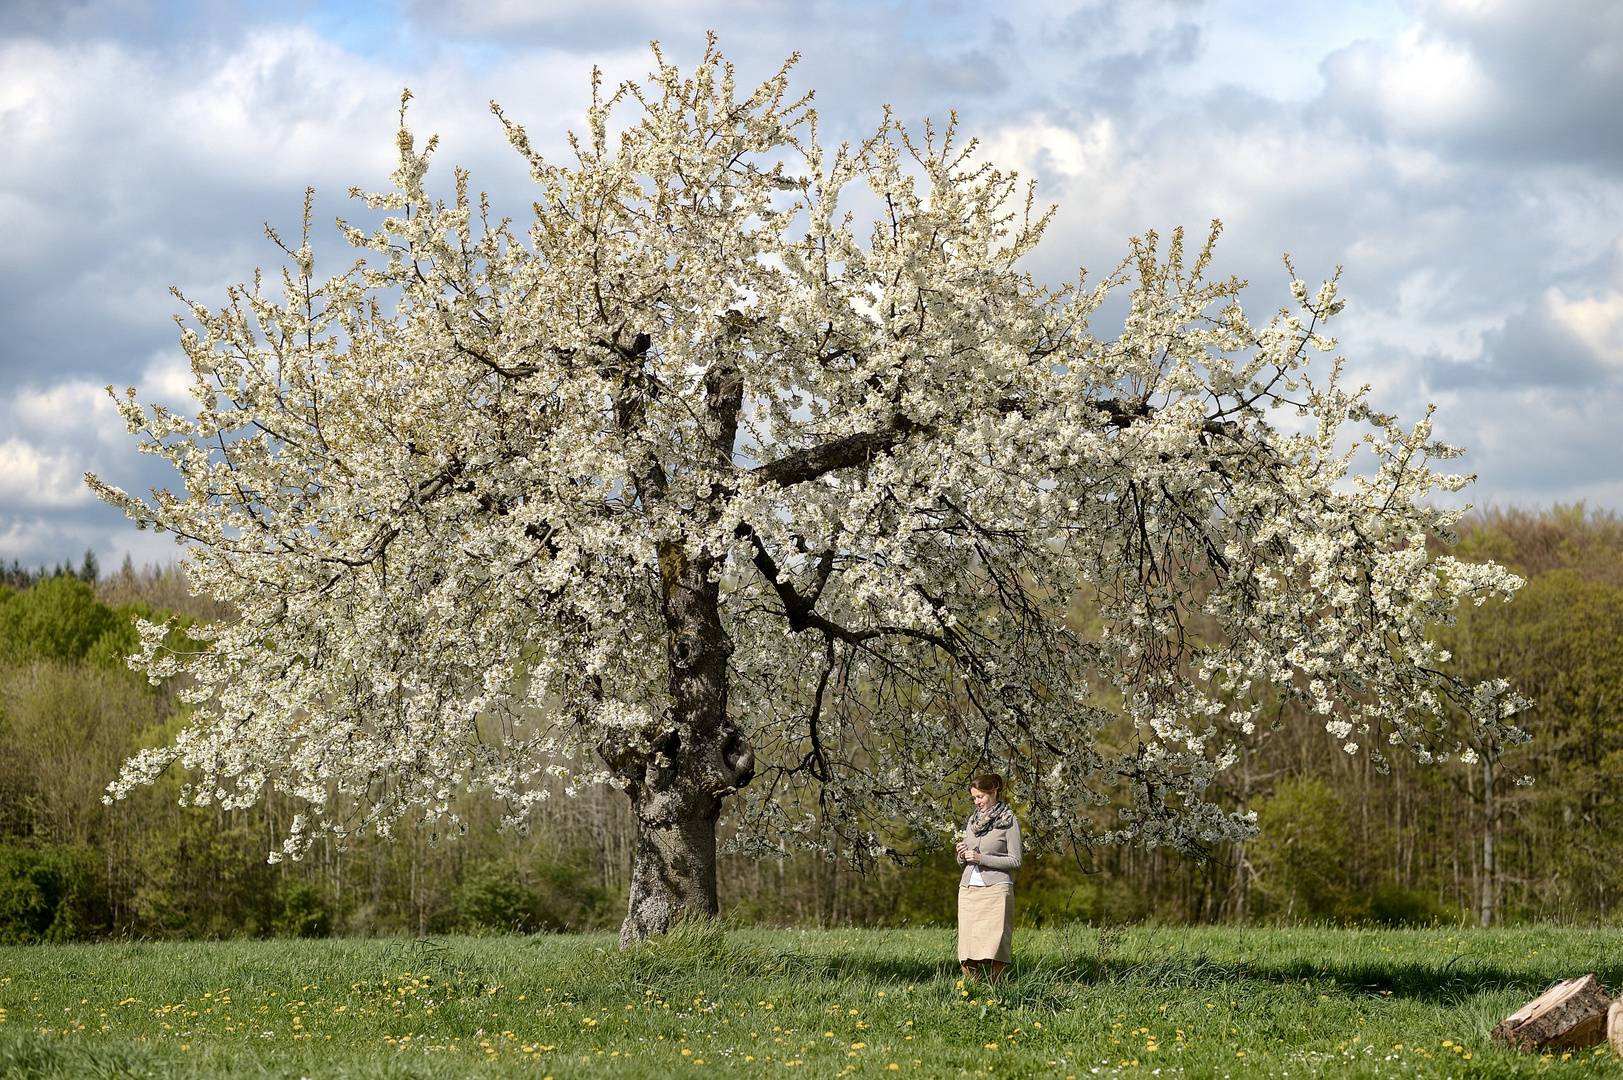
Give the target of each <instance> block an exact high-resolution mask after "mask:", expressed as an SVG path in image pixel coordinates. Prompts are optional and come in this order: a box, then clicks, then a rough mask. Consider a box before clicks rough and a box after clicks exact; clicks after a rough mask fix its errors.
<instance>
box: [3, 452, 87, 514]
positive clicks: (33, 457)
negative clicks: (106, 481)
mask: <svg viewBox="0 0 1623 1080" xmlns="http://www.w3.org/2000/svg"><path fill="white" fill-rule="evenodd" d="M83 475H84V474H83V473H82V472H76V471H75V470H74V467H73V464H72V463H71V462H70V461H68V460H67V459H66V456H65V455H62V454H51V453H45V452H41V451H40V449H39V448H37V447H35V446H31V445H29V444H28V443H25V442H23V441H22V440H21V439H7V440H5V441H4V442H0V502H3V503H5V504H6V505H7V506H9V507H12V508H24V509H28V510H41V509H55V508H61V507H68V506H81V505H83V504H85V503H87V502H89V501H90V498H91V495H90V492H89V491H88V490H87V489H86V488H85V482H84V479H83Z"/></svg>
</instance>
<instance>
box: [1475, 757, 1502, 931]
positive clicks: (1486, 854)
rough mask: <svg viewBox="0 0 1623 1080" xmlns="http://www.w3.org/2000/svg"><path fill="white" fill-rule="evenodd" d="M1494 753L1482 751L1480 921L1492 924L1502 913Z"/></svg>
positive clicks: (1486, 924) (1485, 924) (1488, 924)
mask: <svg viewBox="0 0 1623 1080" xmlns="http://www.w3.org/2000/svg"><path fill="white" fill-rule="evenodd" d="M1493 780H1494V777H1493V755H1492V754H1483V755H1482V895H1481V898H1480V900H1481V904H1480V908H1479V911H1478V916H1479V922H1480V923H1481V924H1482V925H1483V926H1492V925H1493V923H1494V919H1495V917H1496V916H1497V915H1498V906H1499V905H1498V903H1497V900H1498V891H1499V890H1498V884H1499V882H1498V877H1499V873H1498V871H1499V863H1498V857H1497V856H1498V853H1497V852H1496V851H1495V850H1494V838H1495V834H1496V833H1497V832H1498V831H1499V808H1498V806H1497V805H1496V804H1495V802H1494V790H1493Z"/></svg>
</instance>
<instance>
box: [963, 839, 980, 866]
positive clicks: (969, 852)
mask: <svg viewBox="0 0 1623 1080" xmlns="http://www.w3.org/2000/svg"><path fill="white" fill-rule="evenodd" d="M958 857H959V858H961V859H963V860H964V861H965V862H972V863H978V862H980V861H981V853H980V852H978V851H976V850H975V849H974V848H972V847H970V846H969V845H968V844H959V845H958Z"/></svg>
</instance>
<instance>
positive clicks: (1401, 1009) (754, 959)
mask: <svg viewBox="0 0 1623 1080" xmlns="http://www.w3.org/2000/svg"><path fill="white" fill-rule="evenodd" d="M953 949H954V937H953V934H952V932H951V931H943V930H847V931H815V932H813V931H757V930H733V931H730V932H722V931H719V930H715V929H706V928H697V929H690V930H686V931H683V932H679V933H677V934H673V935H672V936H671V937H670V938H668V939H665V940H662V941H656V942H653V943H651V944H649V945H648V946H646V947H644V948H642V949H639V950H634V951H632V952H629V953H622V952H620V951H619V949H618V948H616V945H615V942H614V940H613V939H612V938H610V937H606V936H587V937H568V936H541V937H532V938H518V937H502V938H437V939H433V940H429V941H420V942H417V941H405V942H389V941H353V940H333V941H271V942H223V943H193V944H168V943H165V944H147V943H133V944H122V943H120V944H103V945H83V946H43V947H27V948H23V947H17V948H4V949H0V1009H3V1010H4V1012H3V1014H0V1078H13V1077H36V1076H41V1077H75V1078H78V1077H102V1076H107V1077H111V1076H137V1077H219V1076H242V1077H248V1076H253V1077H312V1078H317V1077H378V1078H384V1077H389V1078H405V1077H425V1078H428V1077H433V1078H438V1077H447V1078H448V1077H534V1078H536V1080H540V1078H542V1077H547V1076H551V1077H554V1078H555V1080H566V1078H570V1077H585V1076H591V1077H598V1076H604V1077H667V1076H677V1077H686V1076H692V1077H695V1078H698V1077H702V1076H705V1075H726V1076H775V1075H784V1076H787V1077H789V1078H790V1080H799V1078H803V1077H804V1078H809V1077H840V1076H852V1075H858V1076H866V1077H890V1076H901V1077H926V1076H938V1077H959V1076H999V1077H1005V1076H1007V1077H1019V1076H1044V1077H1048V1076H1052V1077H1061V1078H1062V1077H1067V1076H1071V1077H1076V1078H1077V1080H1083V1078H1086V1077H1093V1076H1116V1075H1129V1076H1152V1075H1158V1076H1172V1075H1177V1076H1189V1077H1223V1076H1229V1077H1241V1076H1269V1075H1273V1076H1289V1077H1305V1076H1336V1077H1342V1076H1357V1077H1377V1076H1379V1077H1387V1076H1404V1077H1407V1076H1535V1075H1536V1076H1561V1077H1569V1076H1570V1077H1578V1076H1602V1075H1604V1076H1615V1075H1617V1073H1618V1071H1619V1065H1618V1060H1617V1058H1616V1057H1615V1056H1614V1055H1613V1054H1612V1053H1611V1052H1610V1051H1609V1050H1608V1051H1605V1052H1603V1053H1599V1054H1596V1053H1594V1052H1593V1051H1588V1050H1586V1051H1579V1052H1577V1053H1574V1054H1572V1055H1571V1056H1570V1059H1567V1058H1563V1056H1562V1055H1559V1054H1557V1055H1554V1056H1545V1057H1538V1056H1524V1055H1520V1054H1514V1053H1510V1052H1507V1051H1503V1050H1500V1049H1498V1048H1496V1047H1495V1046H1493V1045H1492V1044H1491V1043H1490V1041H1489V1038H1488V1032H1489V1030H1490V1029H1491V1028H1492V1027H1493V1025H1494V1024H1495V1023H1497V1022H1498V1021H1499V1020H1500V1019H1502V1018H1503V1017H1504V1016H1506V1015H1507V1014H1509V1013H1510V1012H1511V1011H1513V1010H1514V1009H1515V1008H1516V1007H1517V1006H1519V1005H1521V1004H1522V1003H1523V1002H1524V1001H1526V1000H1527V999H1528V998H1530V997H1531V996H1533V995H1534V994H1535V993H1537V992H1539V991H1541V990H1543V989H1544V988H1545V987H1547V986H1548V985H1549V984H1550V983H1552V982H1554V981H1555V980H1556V979H1558V978H1563V977H1568V976H1571V975H1577V974H1581V973H1584V972H1590V971H1592V972H1595V973H1596V974H1597V975H1599V976H1600V978H1601V981H1602V982H1603V983H1605V984H1606V985H1608V986H1611V987H1617V986H1618V985H1619V984H1620V983H1623V952H1620V950H1619V939H1618V935H1617V934H1616V933H1615V932H1612V931H1606V930H1572V929H1550V928H1523V929H1512V930H1495V931H1477V930H1460V929H1448V928H1444V929H1434V930H1406V931H1391V930H1339V929H1321V928H1307V929H1295V930H1257V929H1252V930H1244V929H1150V928H1138V929H1132V930H1128V931H1125V932H1121V931H1105V932H1103V933H1101V932H1100V931H1099V930H1096V929H1093V928H1089V927H1071V928H1064V929H1056V930H1042V931H1039V930H1025V931H1020V932H1019V933H1017V934H1016V937H1015V960H1016V963H1015V968H1014V976H1013V978H1011V979H1010V980H1008V981H1007V982H1006V983H1005V984H1004V985H1002V986H1000V987H997V988H996V989H989V988H987V987H986V986H984V985H980V984H978V983H971V984H969V985H967V986H960V984H959V982H958V974H957V970H956V965H955V964H954V962H953V957H954V952H953ZM1157 1070H1158V1072H1157Z"/></svg>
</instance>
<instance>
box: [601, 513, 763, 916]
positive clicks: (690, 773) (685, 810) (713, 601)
mask: <svg viewBox="0 0 1623 1080" xmlns="http://www.w3.org/2000/svg"><path fill="white" fill-rule="evenodd" d="M659 561H660V577H661V583H662V586H663V594H664V596H663V599H664V603H663V607H664V615H665V625H666V630H667V656H666V663H667V668H666V670H667V672H668V689H669V693H670V702H671V704H670V711H669V712H668V713H667V714H666V717H665V724H664V726H663V730H662V731H661V732H660V734H659V736H658V737H657V738H656V739H655V740H654V741H653V743H652V745H651V746H650V747H649V749H648V751H647V752H646V753H641V754H636V755H632V756H630V757H629V758H622V759H620V760H615V761H611V762H610V763H611V765H613V766H615V767H616V768H617V769H618V770H619V771H620V775H621V777H622V778H623V779H624V780H625V781H626V794H627V795H628V796H629V797H630V799H631V804H632V807H633V808H634V810H635V811H636V815H637V853H636V857H635V861H634V863H633V865H632V872H631V896H630V902H629V904H628V906H627V910H626V919H625V922H624V923H623V924H622V925H621V927H620V944H621V945H622V946H626V945H631V944H634V943H636V942H638V941H641V940H643V939H644V938H646V937H648V935H650V934H663V933H665V932H666V931H667V930H669V929H670V927H671V923H672V921H673V920H675V919H678V918H681V917H684V916H689V915H702V916H713V915H715V914H716V913H717V911H718V910H719V902H718V897H717V894H716V821H717V819H719V818H720V816H721V804H722V800H723V799H725V798H726V797H727V796H728V795H730V794H732V793H733V792H734V791H737V790H738V789H739V788H741V787H743V786H744V785H745V784H748V783H749V782H750V779H751V778H752V777H753V776H754V775H755V756H754V754H753V752H752V751H751V750H750V747H749V743H748V741H747V740H746V739H745V738H744V735H743V733H742V732H741V731H740V730H739V729H738V727H737V725H736V724H734V723H733V722H732V720H731V719H729V717H728V716H727V659H728V657H729V656H730V655H731V653H732V649H733V645H732V641H731V639H729V638H728V636H727V632H726V629H725V628H724V627H723V626H722V623H721V608H720V603H719V599H720V598H719V590H718V585H717V582H716V581H715V580H713V578H712V574H711V570H712V569H713V566H712V563H711V561H710V560H707V559H702V558H701V559H690V558H689V557H688V556H687V555H686V554H685V553H684V552H683V551H682V548H681V546H680V545H679V544H673V543H666V544H662V545H661V547H660V560H659ZM605 756H606V757H607V756H608V755H605Z"/></svg>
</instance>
